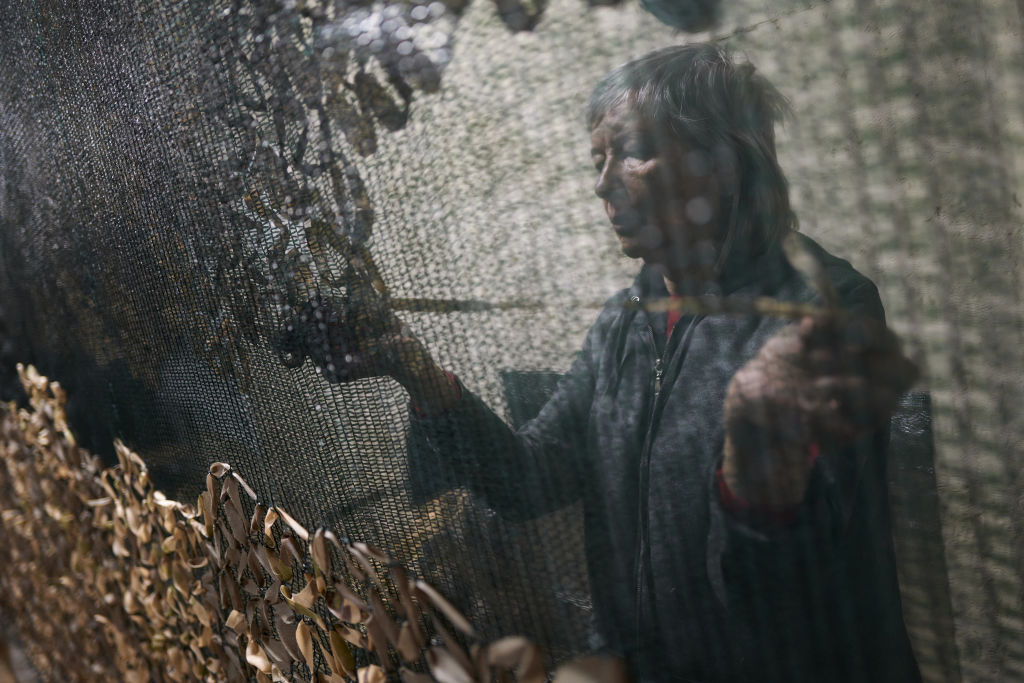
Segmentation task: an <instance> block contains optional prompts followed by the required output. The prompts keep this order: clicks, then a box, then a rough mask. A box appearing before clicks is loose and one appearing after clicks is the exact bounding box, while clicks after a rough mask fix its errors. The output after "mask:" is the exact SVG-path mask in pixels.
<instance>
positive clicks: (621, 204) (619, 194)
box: [590, 103, 721, 277]
mask: <svg viewBox="0 0 1024 683" xmlns="http://www.w3.org/2000/svg"><path fill="white" fill-rule="evenodd" d="M590 146H591V154H592V156H593V161H594V166H595V168H596V169H597V174H598V175H597V183H596V184H595V186H594V192H595V193H596V194H597V196H598V197H600V199H601V201H602V202H603V203H604V209H605V213H606V214H607V215H608V220H609V221H611V224H612V229H613V230H614V231H615V235H616V236H617V237H618V238H619V243H620V244H621V245H622V251H623V253H625V254H626V255H627V256H629V257H632V258H642V259H643V260H644V261H645V262H647V263H650V264H653V265H660V266H662V267H663V268H664V270H665V271H666V275H668V276H669V277H692V276H693V275H696V274H697V273H700V272H704V271H708V272H709V271H710V270H711V268H712V267H713V264H714V260H715V254H716V251H717V244H718V243H719V242H720V240H719V239H718V236H719V229H718V225H717V219H718V215H717V214H718V206H719V201H720V196H721V192H720V182H719V179H718V177H717V176H716V174H715V173H714V170H713V163H712V159H711V156H710V155H709V154H707V153H705V152H703V151H701V150H697V149H692V148H690V147H689V146H688V145H687V144H686V142H685V141H683V140H680V139H679V138H678V137H677V136H675V135H674V134H672V133H671V132H669V131H668V130H667V129H666V128H665V127H663V126H659V125H657V124H656V123H650V122H646V121H643V120H641V118H640V117H639V116H638V115H636V114H635V113H634V112H633V111H632V110H631V108H630V107H629V105H628V104H627V103H622V104H618V105H616V106H614V107H612V108H611V109H609V111H608V113H607V114H606V115H605V117H604V118H603V119H601V121H600V122H599V123H598V124H597V126H596V127H595V128H594V129H593V130H592V131H591V134H590Z"/></svg>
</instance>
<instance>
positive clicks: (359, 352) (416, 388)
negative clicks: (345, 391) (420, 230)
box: [274, 288, 459, 414]
mask: <svg viewBox="0 0 1024 683" xmlns="http://www.w3.org/2000/svg"><path fill="white" fill-rule="evenodd" d="M274 348H275V350H276V351H277V353H278V356H279V358H280V359H281V362H282V363H283V364H284V365H285V366H287V367H298V366H300V365H302V364H303V363H304V362H305V359H306V358H309V359H310V360H311V361H312V362H313V364H314V365H315V366H316V367H317V368H318V369H319V370H320V372H321V373H322V375H323V377H324V378H325V379H326V380H327V381H328V382H332V383H346V382H353V381H356V380H360V379H365V378H367V377H385V376H390V377H393V378H394V379H396V380H397V381H398V382H399V383H400V384H402V386H404V387H405V388H406V390H407V391H408V392H409V395H410V397H411V399H412V401H413V403H414V404H415V405H416V406H417V408H418V409H419V410H420V411H421V412H425V413H428V414H435V413H438V412H443V411H444V410H447V409H448V408H449V407H450V406H451V405H453V404H454V403H455V401H457V400H458V397H459V389H458V387H457V386H456V385H455V384H454V383H453V382H452V380H451V379H450V377H449V376H448V375H447V373H445V372H444V370H443V369H442V368H441V367H440V366H439V365H437V363H436V362H435V361H434V359H433V358H432V357H431V356H430V353H429V352H428V351H427V350H426V348H425V347H424V346H423V345H422V344H421V343H420V341H419V340H418V339H416V338H415V337H414V336H413V335H412V334H411V332H409V331H408V329H407V328H406V327H405V325H403V324H402V321H401V320H399V319H398V317H397V316H395V314H394V313H393V312H392V311H391V309H390V308H389V307H388V306H387V303H386V300H385V299H384V298H383V297H381V296H380V295H378V294H377V293H376V292H375V291H373V290H372V289H370V288H367V289H366V290H354V291H352V292H350V294H349V296H348V297H347V298H346V299H340V298H337V299H336V298H328V297H323V296H316V297H313V298H311V299H310V300H309V301H307V302H306V303H305V304H303V306H301V307H300V308H299V309H298V310H297V311H295V313H294V314H293V316H292V317H291V319H290V320H289V321H288V323H287V324H286V325H285V328H284V330H283V331H282V333H281V334H280V335H279V336H278V338H277V339H276V340H275V342H274Z"/></svg>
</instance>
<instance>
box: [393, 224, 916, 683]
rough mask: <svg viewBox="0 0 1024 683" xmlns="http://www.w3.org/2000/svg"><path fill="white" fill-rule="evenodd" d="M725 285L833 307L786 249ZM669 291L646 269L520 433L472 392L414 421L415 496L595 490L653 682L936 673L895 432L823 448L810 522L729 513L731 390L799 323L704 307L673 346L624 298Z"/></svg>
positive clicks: (854, 279) (608, 630)
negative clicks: (905, 592)
mask: <svg viewBox="0 0 1024 683" xmlns="http://www.w3.org/2000/svg"><path fill="white" fill-rule="evenodd" d="M799 239H801V240H802V241H803V242H804V244H805V245H806V246H807V248H808V249H810V250H811V252H812V254H814V255H815V256H816V257H817V258H818V259H819V261H820V262H821V264H822V265H823V266H824V268H825V269H826V272H827V274H828V275H829V277H830V279H831V280H832V282H833V284H834V286H835V288H836V290H837V292H838V294H839V297H840V300H841V302H842V304H843V306H844V307H845V308H846V309H848V310H850V311H852V312H856V313H860V314H863V315H866V316H871V317H873V318H876V319H878V320H884V313H883V309H882V305H881V302H880V300H879V296H878V291H877V289H876V287H875V286H874V284H872V283H871V281H869V280H868V279H867V278H865V277H864V276H862V275H861V274H860V273H858V272H857V271H856V270H854V269H853V267H852V266H850V264H849V263H848V262H846V261H844V260H842V259H839V258H836V257H834V256H832V255H831V254H828V253H827V252H826V251H824V250H823V249H822V248H821V247H820V246H818V245H817V244H815V243H814V242H813V241H811V240H809V239H807V238H806V237H803V236H800V237H799ZM715 287H716V289H717V291H715V292H713V293H720V294H726V295H735V296H749V297H757V296H769V297H774V298H777V299H781V300H786V301H794V302H810V301H813V300H814V294H813V291H812V290H811V288H810V287H809V286H808V285H807V283H806V282H805V281H804V280H803V278H802V277H801V276H800V275H799V274H798V273H796V272H795V271H794V270H793V269H792V268H791V267H790V266H789V265H788V263H787V262H786V260H785V258H784V257H783V255H782V253H781V249H779V248H778V247H775V248H772V249H770V250H769V251H768V252H767V253H766V254H764V255H762V256H761V257H760V258H758V259H756V260H755V261H754V262H752V263H748V264H747V265H746V266H745V267H741V268H733V269H732V270H731V272H728V271H727V273H726V276H725V277H724V278H723V279H722V280H721V281H720V284H718V285H715ZM663 296H667V293H666V291H665V287H664V282H663V281H662V279H661V277H660V275H658V274H657V273H655V272H654V271H653V270H652V269H650V268H646V267H645V268H644V269H643V270H642V271H641V273H640V275H639V276H638V277H637V279H636V281H635V283H634V284H633V286H632V287H631V288H630V289H628V290H624V291H622V292H620V293H619V294H618V295H616V296H615V297H613V298H612V299H611V300H610V301H609V305H608V306H607V307H606V308H605V309H604V311H603V312H602V313H601V314H600V316H599V318H598V320H597V322H596V323H595V324H594V326H593V327H592V328H591V329H590V331H589V333H588V334H587V338H586V342H585V343H584V346H583V349H582V350H581V351H580V352H579V354H578V356H577V358H576V360H575V362H574V363H573V365H572V368H571V369H570V371H569V372H568V374H567V375H565V377H564V378H563V380H562V381H561V383H560V384H559V386H558V389H557V391H556V392H555V394H554V396H553V397H552V398H551V400H550V401H549V402H548V403H547V404H546V405H545V407H544V408H543V409H542V410H541V412H540V415H538V416H537V418H536V419H534V420H533V421H532V422H529V423H527V424H526V425H524V426H523V428H522V429H520V430H519V431H518V432H513V431H512V430H511V429H509V428H508V427H507V426H506V425H505V424H504V422H503V421H502V420H501V419H500V418H499V417H497V416H496V415H495V414H494V413H493V412H492V411H491V410H490V409H488V408H487V406H486V405H484V404H483V402H482V401H480V399H479V398H477V397H476V396H474V395H472V394H471V393H469V392H468V391H464V392H463V398H462V400H461V402H460V404H459V405H458V406H457V407H456V408H455V409H453V410H451V411H449V412H448V413H446V414H445V415H443V416H440V417H434V418H417V417H414V418H413V419H412V425H411V428H410V438H409V444H410V446H409V457H410V461H409V464H410V481H411V487H412V492H413V495H414V497H417V498H420V499H422V498H423V497H424V496H425V495H427V494H430V493H434V492H436V491H438V490H439V489H440V488H444V487H453V486H457V485H466V486H469V487H470V488H471V489H472V490H473V491H474V492H476V493H477V494H478V495H481V496H482V497H483V498H484V499H485V500H486V502H487V503H488V504H489V505H491V506H493V507H494V508H495V509H496V510H498V511H499V512H500V513H501V514H502V515H503V516H505V517H507V518H510V519H522V518H528V517H533V516H536V515H538V514H541V513H544V512H547V511H549V510H552V509H554V508H557V507H558V506H561V505H565V504H568V503H571V502H575V501H579V500H582V502H583V509H584V520H585V542H586V550H587V562H588V572H589V576H590V584H591V590H592V592H593V604H594V611H595V614H596V619H597V627H598V630H599V632H600V634H601V635H602V637H603V639H604V640H605V642H606V643H607V645H608V647H609V648H611V649H613V650H616V651H618V652H621V653H623V654H624V655H625V656H627V657H628V658H629V659H630V661H631V662H632V665H633V668H634V671H635V673H636V675H637V677H638V678H639V679H641V680H681V681H704V682H708V683H710V682H719V681H722V682H724V681H786V682H788V683H792V682H796V681H814V682H815V683H827V682H830V681H870V682H872V683H877V682H882V681H893V682H895V681H899V682H906V681H917V680H919V674H918V672H917V666H916V663H915V661H914V658H913V654H912V653H911V650H910V645H909V641H908V639H907V635H906V630H905V627H904V625H903V620H902V616H901V612H900V601H899V592H898V588H897V582H896V569H895V561H894V558H893V550H892V540H891V534H890V531H889V518H888V508H887V497H886V485H885V481H886V478H885V459H886V452H885V451H886V449H885V443H886V440H887V434H878V435H876V436H875V437H874V438H871V439H866V440H864V441H863V442H862V443H859V444H858V445H857V446H856V447H855V448H848V449H843V450H838V451H833V450H830V449H828V446H827V444H823V445H822V447H823V454H822V456H821V457H820V458H819V459H818V461H817V462H816V464H815V468H814V471H813V474H812V480H811V484H810V487H809V489H808V495H807V497H806V499H805V500H804V502H803V503H802V505H801V506H800V508H799V510H797V514H796V515H795V519H794V520H792V521H790V522H787V523H781V522H777V521H775V522H773V521H769V520H763V521H759V520H758V519H757V518H749V519H739V518H737V517H736V516H735V515H733V514H731V513H730V512H728V511H726V510H724V509H723V508H722V505H721V501H720V497H719V495H718V492H717V488H716V483H715V472H716V470H717V468H718V467H719V465H720V461H721V452H722V445H723V441H724V434H723V427H722V412H723V401H724V398H725V392H726V387H727V386H728V384H729V381H730V379H731V378H732V376H733V374H734V373H735V372H736V371H737V369H739V368H740V367H741V366H742V365H743V364H744V363H746V362H747V361H748V360H750V359H751V358H752V357H753V356H754V355H755V354H756V353H757V351H758V350H759V349H760V348H761V346H762V345H764V343H765V342H766V341H767V340H768V339H769V338H770V337H771V336H772V335H773V334H775V333H776V332H777V331H778V330H779V329H780V327H781V326H782V325H783V324H785V321H783V320H780V319H776V318H769V317H762V316H757V315H738V316H737V315H716V316H708V317H701V316H684V317H683V318H682V319H681V320H680V321H679V322H678V324H676V326H675V328H674V329H673V332H672V335H671V337H670V338H669V339H668V340H667V342H666V341H665V334H666V332H665V330H666V316H665V315H664V314H661V315H652V314H647V313H645V312H643V311H637V310H630V307H628V306H624V304H625V302H627V301H628V300H629V299H633V301H638V300H639V301H643V300H644V299H646V298H649V297H663Z"/></svg>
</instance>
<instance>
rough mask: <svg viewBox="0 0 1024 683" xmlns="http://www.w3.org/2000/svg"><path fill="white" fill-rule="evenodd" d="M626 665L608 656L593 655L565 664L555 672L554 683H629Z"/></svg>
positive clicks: (620, 660) (616, 658) (618, 659)
mask: <svg viewBox="0 0 1024 683" xmlns="http://www.w3.org/2000/svg"><path fill="white" fill-rule="evenodd" d="M629 680H630V677H629V672H628V670H627V669H626V663H625V662H624V661H623V660H622V659H620V658H618V657H612V656H610V655H593V656H590V657H581V658H579V659H574V660H572V661H570V662H566V663H565V664H563V665H562V666H560V667H558V669H557V670H556V671H555V677H554V683H629Z"/></svg>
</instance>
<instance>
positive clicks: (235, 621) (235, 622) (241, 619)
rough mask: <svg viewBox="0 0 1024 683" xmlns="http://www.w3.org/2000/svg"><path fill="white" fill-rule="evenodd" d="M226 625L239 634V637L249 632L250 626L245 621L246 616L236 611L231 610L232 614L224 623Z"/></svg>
mask: <svg viewBox="0 0 1024 683" xmlns="http://www.w3.org/2000/svg"><path fill="white" fill-rule="evenodd" d="M224 624H225V625H226V626H227V627H228V628H229V629H231V630H232V631H234V632H235V633H238V634H239V635H241V634H242V633H245V632H246V630H247V628H246V627H247V626H248V624H247V623H246V620H245V615H244V614H242V613H241V612H239V611H238V610H236V609H233V610H231V614H229V615H228V618H227V620H226V621H225V622H224Z"/></svg>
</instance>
